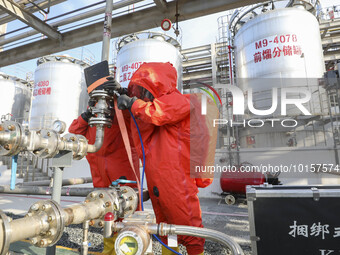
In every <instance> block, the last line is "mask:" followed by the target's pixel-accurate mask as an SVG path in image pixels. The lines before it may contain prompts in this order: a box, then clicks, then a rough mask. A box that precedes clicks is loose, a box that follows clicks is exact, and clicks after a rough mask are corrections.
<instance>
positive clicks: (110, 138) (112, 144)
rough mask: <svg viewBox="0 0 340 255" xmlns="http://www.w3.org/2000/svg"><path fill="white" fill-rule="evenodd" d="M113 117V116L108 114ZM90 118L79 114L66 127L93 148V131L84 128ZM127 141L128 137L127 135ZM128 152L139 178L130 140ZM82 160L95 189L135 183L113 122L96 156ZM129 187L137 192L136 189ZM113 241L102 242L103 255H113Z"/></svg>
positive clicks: (94, 137) (118, 130) (90, 115)
mask: <svg viewBox="0 0 340 255" xmlns="http://www.w3.org/2000/svg"><path fill="white" fill-rule="evenodd" d="M112 115H113V114H112ZM123 115H124V117H125V120H126V122H128V121H129V120H130V113H129V112H128V111H123ZM91 117H92V114H91V112H90V110H89V109H88V110H87V111H86V112H84V113H82V114H81V115H80V116H79V117H78V119H75V120H74V121H73V122H72V124H71V126H70V127H69V132H70V133H74V134H80V135H83V136H85V137H86V138H87V139H88V141H89V144H94V142H95V140H96V127H90V126H89V125H88V120H89V118H91ZM127 128H128V133H130V129H129V125H128V126H127ZM130 137H131V135H130ZM130 143H131V150H132V152H131V153H132V157H133V163H134V167H135V170H136V171H137V173H136V174H137V176H138V178H139V176H140V174H139V159H138V155H137V153H136V149H135V148H134V146H133V142H132V139H131V141H130ZM86 159H87V160H88V162H89V165H90V168H91V175H92V180H93V186H94V187H96V188H102V187H103V188H104V187H105V188H106V187H109V186H110V185H111V183H112V181H115V180H117V179H127V180H136V177H135V174H134V173H133V170H132V168H131V166H130V163H129V159H128V156H127V152H126V149H125V147H124V143H123V138H122V135H121V133H120V129H119V126H118V122H117V119H116V118H115V117H113V121H112V126H111V127H110V128H108V127H106V128H105V130H104V142H103V145H102V147H101V148H100V149H99V151H98V152H96V153H88V154H87V156H86ZM129 186H131V187H133V188H137V185H131V184H129ZM115 238H116V235H115V236H114V238H104V251H103V254H108V255H112V254H115V252H114V241H115Z"/></svg>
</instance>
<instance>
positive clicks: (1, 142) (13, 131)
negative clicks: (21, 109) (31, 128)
mask: <svg viewBox="0 0 340 255" xmlns="http://www.w3.org/2000/svg"><path fill="white" fill-rule="evenodd" d="M0 132H1V133H0V156H13V155H17V154H18V153H19V152H20V151H21V150H22V149H23V144H24V138H25V137H24V129H23V128H22V126H21V125H20V124H19V123H17V122H14V121H5V122H4V123H2V124H0Z"/></svg>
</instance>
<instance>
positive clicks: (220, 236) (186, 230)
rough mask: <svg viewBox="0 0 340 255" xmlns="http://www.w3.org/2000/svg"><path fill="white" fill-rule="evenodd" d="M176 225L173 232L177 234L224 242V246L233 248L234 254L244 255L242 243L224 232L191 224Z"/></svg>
mask: <svg viewBox="0 0 340 255" xmlns="http://www.w3.org/2000/svg"><path fill="white" fill-rule="evenodd" d="M174 227H175V229H174V231H173V233H174V234H176V235H185V236H196V237H202V238H205V239H208V240H211V241H214V242H218V243H221V244H223V245H224V246H226V247H228V248H229V249H230V250H231V253H232V254H233V255H243V251H242V249H241V247H240V245H239V244H238V243H236V242H235V241H234V240H233V239H231V238H230V237H229V236H227V235H226V234H224V233H221V232H218V231H215V230H211V229H206V228H198V227H189V226H180V225H176V226H174Z"/></svg>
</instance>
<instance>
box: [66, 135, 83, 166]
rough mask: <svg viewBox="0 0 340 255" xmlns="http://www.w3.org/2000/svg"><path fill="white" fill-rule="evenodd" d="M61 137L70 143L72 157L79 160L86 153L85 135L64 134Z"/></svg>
mask: <svg viewBox="0 0 340 255" xmlns="http://www.w3.org/2000/svg"><path fill="white" fill-rule="evenodd" d="M63 139H66V142H67V143H72V144H73V146H72V151H73V159H76V160H80V159H82V158H83V157H85V156H86V154H87V147H88V141H87V139H86V137H85V136H82V135H75V134H66V135H65V136H64V137H63Z"/></svg>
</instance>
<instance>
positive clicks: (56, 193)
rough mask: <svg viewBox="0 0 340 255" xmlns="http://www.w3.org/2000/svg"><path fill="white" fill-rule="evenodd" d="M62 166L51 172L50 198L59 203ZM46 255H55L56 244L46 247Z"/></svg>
mask: <svg viewBox="0 0 340 255" xmlns="http://www.w3.org/2000/svg"><path fill="white" fill-rule="evenodd" d="M63 170H64V168H63V167H54V173H53V192H52V199H53V200H54V201H56V202H57V203H58V204H60V198H61V186H62V182H63ZM46 254H47V255H55V254H56V245H53V246H52V247H48V248H47V249H46Z"/></svg>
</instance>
